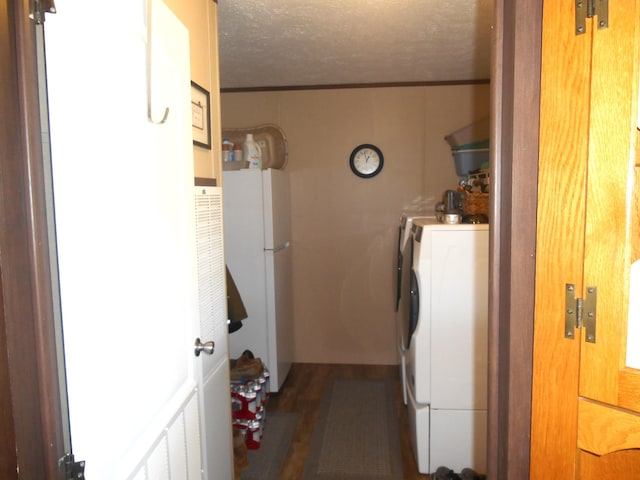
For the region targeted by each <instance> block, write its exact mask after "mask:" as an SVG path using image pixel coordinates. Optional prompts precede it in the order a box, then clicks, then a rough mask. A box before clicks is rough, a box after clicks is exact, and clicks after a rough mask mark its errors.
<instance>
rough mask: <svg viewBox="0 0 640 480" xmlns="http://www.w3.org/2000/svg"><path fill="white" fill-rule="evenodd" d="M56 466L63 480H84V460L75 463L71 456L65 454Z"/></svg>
mask: <svg viewBox="0 0 640 480" xmlns="http://www.w3.org/2000/svg"><path fill="white" fill-rule="evenodd" d="M58 464H59V465H60V468H61V469H62V471H63V472H64V480H84V464H85V461H84V460H82V461H79V462H76V461H75V459H74V458H73V454H71V453H67V454H66V455H65V456H64V457H62V458H61V459H60V461H59V462H58Z"/></svg>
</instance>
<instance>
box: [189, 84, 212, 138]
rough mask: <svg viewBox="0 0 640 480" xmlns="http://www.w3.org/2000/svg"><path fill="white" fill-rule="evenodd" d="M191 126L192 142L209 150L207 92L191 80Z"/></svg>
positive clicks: (209, 127) (209, 122)
mask: <svg viewBox="0 0 640 480" xmlns="http://www.w3.org/2000/svg"><path fill="white" fill-rule="evenodd" d="M191 128H192V130H193V144H194V145H198V146H199V147H203V148H208V149H209V150H211V105H210V103H209V92H207V91H206V90H205V89H204V88H202V87H201V86H200V85H198V84H197V83H196V82H191Z"/></svg>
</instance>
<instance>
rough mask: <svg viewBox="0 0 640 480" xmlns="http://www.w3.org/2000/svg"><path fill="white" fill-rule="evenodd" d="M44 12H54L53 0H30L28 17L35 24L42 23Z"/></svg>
mask: <svg viewBox="0 0 640 480" xmlns="http://www.w3.org/2000/svg"><path fill="white" fill-rule="evenodd" d="M45 13H56V5H55V2H54V0H31V12H29V18H30V19H31V20H33V21H34V22H36V25H42V24H43V23H44V14H45Z"/></svg>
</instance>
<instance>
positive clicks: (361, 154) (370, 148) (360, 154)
mask: <svg viewBox="0 0 640 480" xmlns="http://www.w3.org/2000/svg"><path fill="white" fill-rule="evenodd" d="M383 164H384V157H383V155H382V152H381V151H380V149H379V148H378V147H376V146H375V145H370V144H364V145H359V146H358V147H356V148H355V149H354V150H353V152H351V157H350V158H349V165H350V166H351V170H352V171H353V173H355V174H356V175H357V176H359V177H362V178H371V177H374V176H375V175H377V174H378V173H380V171H381V170H382V165H383Z"/></svg>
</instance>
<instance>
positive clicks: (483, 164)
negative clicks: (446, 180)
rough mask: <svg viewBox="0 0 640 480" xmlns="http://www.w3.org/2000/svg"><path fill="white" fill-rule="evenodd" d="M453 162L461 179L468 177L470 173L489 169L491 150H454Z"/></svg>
mask: <svg viewBox="0 0 640 480" xmlns="http://www.w3.org/2000/svg"><path fill="white" fill-rule="evenodd" d="M451 153H452V154H453V160H454V162H455V164H456V173H457V175H458V176H459V177H466V176H467V175H469V173H471V172H473V171H476V170H479V169H481V168H487V166H488V164H489V149H488V148H483V149H477V150H453V151H452V152H451Z"/></svg>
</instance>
